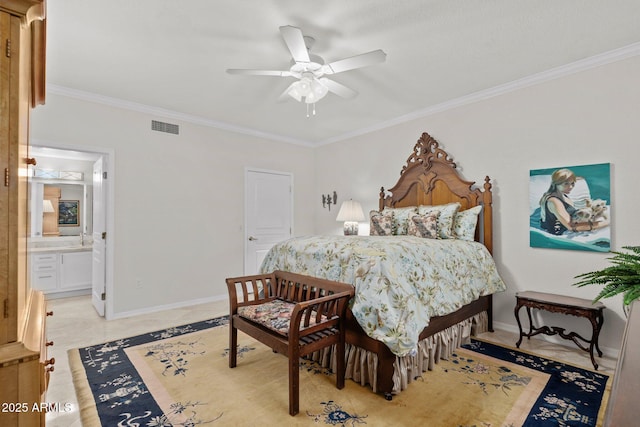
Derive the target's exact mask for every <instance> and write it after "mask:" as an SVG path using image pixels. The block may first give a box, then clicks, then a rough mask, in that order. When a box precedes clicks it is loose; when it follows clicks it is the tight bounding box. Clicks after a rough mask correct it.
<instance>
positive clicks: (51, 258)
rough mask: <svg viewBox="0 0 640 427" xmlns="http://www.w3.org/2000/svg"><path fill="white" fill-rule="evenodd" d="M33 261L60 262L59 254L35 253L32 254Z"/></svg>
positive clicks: (38, 262)
mask: <svg viewBox="0 0 640 427" xmlns="http://www.w3.org/2000/svg"><path fill="white" fill-rule="evenodd" d="M31 262H32V263H33V264H34V265H36V264H45V263H56V262H58V254H57V253H53V254H33V255H31Z"/></svg>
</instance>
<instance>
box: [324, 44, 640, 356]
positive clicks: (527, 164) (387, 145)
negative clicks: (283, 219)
mask: <svg viewBox="0 0 640 427" xmlns="http://www.w3.org/2000/svg"><path fill="white" fill-rule="evenodd" d="M638 76H640V57H635V58H631V59H626V60H623V61H619V62H616V63H613V64H609V65H605V66H600V67H598V68H594V69H591V70H587V71H583V72H580V73H577V74H574V75H571V76H568V77H563V78H558V79H556V80H553V81H549V82H545V83H541V84H537V85H535V86H531V87H527V88H523V89H520V90H517V91H514V92H510V93H508V94H503V95H501V96H497V97H494V98H490V99H487V100H484V101H481V102H476V103H473V104H470V105H466V106H462V107H458V108H455V109H451V110H448V111H445V112H442V113H439V114H433V115H431V116H428V117H425V118H423V119H419V120H413V121H410V122H407V123H404V124H400V125H396V126H394V127H391V128H387V129H384V130H381V131H377V132H373V133H369V134H366V135H363V136H360V137H356V138H352V139H350V140H348V141H346V142H340V143H336V144H331V145H326V146H323V147H320V148H318V149H317V152H316V159H315V161H316V170H317V174H318V180H317V190H316V191H317V192H318V193H322V192H326V191H327V190H329V189H331V190H336V191H337V192H338V194H339V195H343V196H344V198H349V197H352V198H353V199H355V200H359V201H361V202H362V203H363V208H364V209H365V211H366V212H368V211H369V210H370V209H374V208H377V200H378V192H379V188H380V186H385V187H386V188H389V187H392V186H393V185H394V184H395V183H396V181H397V179H398V177H399V174H400V169H401V168H402V166H403V165H404V164H405V163H406V159H407V158H408V157H409V155H410V154H411V151H412V149H413V146H414V144H415V141H416V140H417V139H418V138H419V136H420V135H421V133H422V132H423V131H427V132H429V133H430V134H431V135H432V136H433V137H434V138H436V139H437V140H438V141H439V142H440V144H441V147H442V148H444V149H445V150H446V151H447V152H448V153H449V154H450V155H452V156H453V158H454V160H455V161H456V162H457V163H458V165H459V167H460V168H461V172H462V174H463V176H464V177H465V178H466V179H468V180H473V181H476V182H478V183H482V180H483V179H484V177H485V175H489V176H490V177H491V179H492V182H493V185H494V188H493V189H494V227H495V228H494V229H495V238H494V256H495V259H496V262H497V265H498V268H499V270H500V272H501V275H502V277H503V278H504V280H505V281H506V283H507V286H508V290H507V291H506V292H505V293H503V294H501V295H499V296H497V297H496V298H495V317H494V318H495V320H496V322H498V324H499V325H500V326H503V327H507V328H516V323H515V318H514V315H513V308H514V305H515V297H514V294H515V292H517V291H521V290H537V291H543V292H554V293H560V294H565V295H572V296H579V297H583V298H588V299H591V298H593V297H595V296H596V294H597V293H598V291H599V288H597V287H591V288H589V287H587V288H576V287H572V286H571V284H572V283H573V282H574V276H576V275H577V274H580V273H584V272H587V271H592V270H596V269H599V268H601V267H604V266H605V265H606V264H607V261H606V257H607V255H606V254H600V253H595V252H578V251H568V250H552V249H538V248H530V247H529V231H528V227H529V225H528V224H529V213H528V182H529V181H528V179H529V170H530V169H539V168H547V167H558V166H566V165H580V164H593V163H611V166H612V169H611V170H612V177H611V191H612V204H613V207H614V210H613V226H612V247H613V248H614V250H617V249H620V247H622V246H625V245H639V244H640V227H639V226H638V212H639V211H640V201H639V199H638V197H637V196H636V192H637V189H636V184H637V183H638V180H639V179H640V174H639V169H638V158H639V157H640V144H639V143H638V135H640V120H638V114H639V113H640V85H639V84H638ZM425 84H429V82H426V83H425ZM433 84H437V82H434V83H433ZM329 164H331V165H332V171H331V173H326V172H324V168H325V167H326V165H329ZM339 203H340V202H338V204H339ZM317 231H318V232H320V233H330V234H336V233H339V232H340V224H338V223H336V222H335V214H334V213H333V212H332V213H331V214H329V213H328V212H326V210H325V212H324V213H322V214H320V215H318V224H317ZM604 302H605V304H606V305H607V307H608V309H607V310H606V312H605V325H604V329H603V332H602V334H601V338H600V344H601V347H603V346H604V347H609V348H610V349H614V350H617V349H618V348H619V344H620V339H621V335H622V331H623V327H624V315H623V313H622V308H621V298H613V299H608V300H606V301H604ZM522 314H524V312H523V313H522ZM543 318H544V320H545V321H548V322H555V323H556V324H557V326H562V325H566V326H567V327H569V328H572V329H574V330H577V331H578V332H580V333H582V334H583V336H586V337H590V336H591V335H590V332H591V327H590V325H589V323H588V322H587V321H586V320H584V319H577V318H573V317H571V316H568V317H567V316H561V315H558V314H549V315H547V314H544V315H543ZM514 344H515V343H514Z"/></svg>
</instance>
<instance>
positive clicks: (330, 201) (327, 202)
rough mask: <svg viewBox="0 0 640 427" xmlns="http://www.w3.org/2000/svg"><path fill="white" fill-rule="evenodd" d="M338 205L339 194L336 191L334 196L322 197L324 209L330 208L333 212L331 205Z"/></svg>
mask: <svg viewBox="0 0 640 427" xmlns="http://www.w3.org/2000/svg"><path fill="white" fill-rule="evenodd" d="M336 203H338V194H337V193H336V192H335V191H334V192H333V196H332V195H331V194H327V195H326V196H325V195H324V194H323V195H322V207H323V208H326V207H328V208H329V210H331V205H335V204H336Z"/></svg>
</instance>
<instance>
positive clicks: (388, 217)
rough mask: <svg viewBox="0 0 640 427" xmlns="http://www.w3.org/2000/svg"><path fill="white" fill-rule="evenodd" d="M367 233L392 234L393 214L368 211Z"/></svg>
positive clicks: (377, 234) (373, 234)
mask: <svg viewBox="0 0 640 427" xmlns="http://www.w3.org/2000/svg"><path fill="white" fill-rule="evenodd" d="M369 223H370V227H369V234H370V235H371V236H391V235H393V215H392V214H391V213H383V212H378V211H371V212H369Z"/></svg>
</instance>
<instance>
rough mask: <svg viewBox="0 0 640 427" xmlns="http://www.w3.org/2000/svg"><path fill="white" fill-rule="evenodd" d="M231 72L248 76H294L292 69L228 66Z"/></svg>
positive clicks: (228, 70) (228, 71)
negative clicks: (254, 68) (258, 68)
mask: <svg viewBox="0 0 640 427" xmlns="http://www.w3.org/2000/svg"><path fill="white" fill-rule="evenodd" d="M227 73H229V74H244V75H247V76H276V77H290V76H292V74H291V72H290V71H276V70H246V69H238V68H228V69H227Z"/></svg>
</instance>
